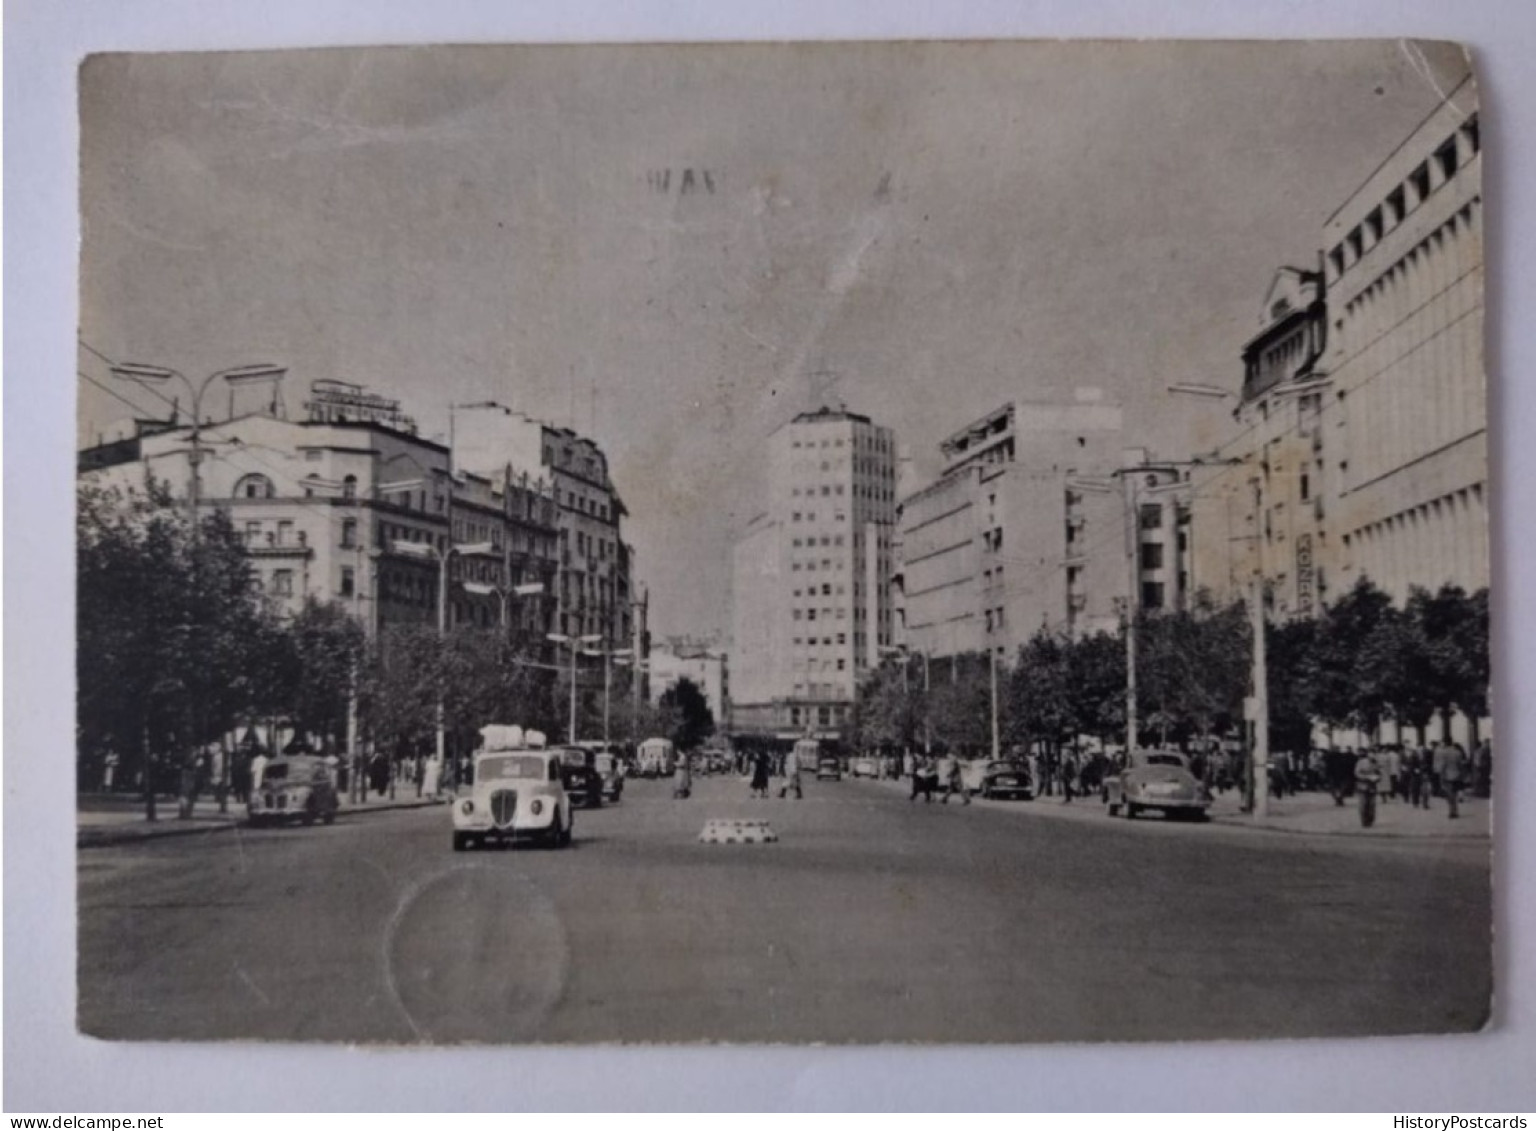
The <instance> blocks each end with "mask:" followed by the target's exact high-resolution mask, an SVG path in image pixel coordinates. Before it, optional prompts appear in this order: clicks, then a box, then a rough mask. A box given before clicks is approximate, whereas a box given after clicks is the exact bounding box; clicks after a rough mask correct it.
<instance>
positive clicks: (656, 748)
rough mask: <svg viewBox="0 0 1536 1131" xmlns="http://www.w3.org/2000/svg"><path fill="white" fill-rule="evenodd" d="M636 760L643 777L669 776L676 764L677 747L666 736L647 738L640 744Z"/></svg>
mask: <svg viewBox="0 0 1536 1131" xmlns="http://www.w3.org/2000/svg"><path fill="white" fill-rule="evenodd" d="M636 760H637V762H638V763H639V766H640V776H641V777H643V778H669V777H671V776H672V771H673V769H675V768H676V766H677V747H675V746H673V745H672V741H671V740H670V739H666V738H647V739H646V740H645V741H644V742H642V743H641V744H640V750H639V753H638V754H637V756H636Z"/></svg>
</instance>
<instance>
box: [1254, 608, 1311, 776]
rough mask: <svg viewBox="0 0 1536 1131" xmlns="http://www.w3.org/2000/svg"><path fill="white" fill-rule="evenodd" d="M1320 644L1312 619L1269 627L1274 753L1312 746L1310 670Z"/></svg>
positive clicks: (1270, 692) (1266, 652) (1271, 740)
mask: <svg viewBox="0 0 1536 1131" xmlns="http://www.w3.org/2000/svg"><path fill="white" fill-rule="evenodd" d="M1316 641H1317V621H1316V620H1314V619H1313V618H1311V617H1301V618H1297V619H1296V620H1290V621H1284V622H1282V623H1280V624H1271V625H1269V626H1268V628H1267V631H1266V637H1265V658H1266V660H1267V662H1268V672H1267V675H1268V683H1269V744H1270V749H1271V750H1293V751H1304V750H1309V749H1311V746H1312V717H1313V715H1314V714H1315V711H1314V709H1313V706H1312V700H1311V692H1312V685H1311V683H1309V682H1308V674H1307V673H1308V670H1309V665H1310V663H1311V658H1312V650H1313V648H1314V647H1315V646H1316Z"/></svg>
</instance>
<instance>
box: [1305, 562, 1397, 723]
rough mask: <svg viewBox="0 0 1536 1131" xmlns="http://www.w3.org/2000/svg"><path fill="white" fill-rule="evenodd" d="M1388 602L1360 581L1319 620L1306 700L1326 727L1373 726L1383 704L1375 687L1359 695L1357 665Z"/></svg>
mask: <svg viewBox="0 0 1536 1131" xmlns="http://www.w3.org/2000/svg"><path fill="white" fill-rule="evenodd" d="M1391 610H1392V599H1391V598H1390V597H1388V596H1387V595H1386V594H1385V593H1383V592H1382V591H1381V590H1380V589H1378V588H1377V587H1376V586H1375V585H1374V584H1373V583H1372V582H1371V581H1370V579H1369V578H1365V577H1362V578H1360V579H1359V580H1357V581H1356V582H1355V584H1354V586H1353V587H1351V588H1350V590H1349V591H1348V592H1347V593H1345V594H1344V596H1342V597H1341V598H1339V600H1337V601H1335V602H1334V603H1333V604H1332V605H1330V606H1328V608H1327V610H1326V611H1325V612H1324V613H1323V615H1322V617H1321V618H1319V620H1318V625H1317V632H1316V635H1315V637H1314V639H1313V646H1312V655H1311V659H1310V661H1309V663H1308V664H1307V666H1306V678H1305V684H1306V691H1305V694H1306V699H1307V701H1308V702H1309V703H1310V704H1311V706H1312V709H1313V711H1315V712H1316V715H1317V717H1318V718H1320V719H1321V720H1322V721H1323V722H1324V723H1326V724H1327V725H1328V726H1330V727H1343V726H1351V725H1358V726H1361V727H1367V728H1374V727H1375V725H1376V723H1377V722H1378V721H1379V720H1380V717H1381V712H1382V711H1383V710H1384V709H1385V708H1384V700H1383V699H1382V697H1381V694H1380V692H1379V689H1377V688H1375V687H1374V686H1373V687H1372V688H1370V689H1369V691H1368V693H1367V694H1362V689H1361V687H1360V685H1359V683H1358V678H1359V675H1360V671H1359V667H1358V661H1359V657H1360V654H1361V652H1362V650H1363V649H1364V648H1365V645H1366V641H1367V640H1369V639H1370V636H1371V633H1372V632H1374V631H1375V630H1376V627H1377V625H1379V624H1380V623H1381V622H1382V620H1383V619H1385V618H1386V617H1388V616H1389V615H1390V614H1391Z"/></svg>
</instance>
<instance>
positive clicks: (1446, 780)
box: [1435, 739, 1466, 821]
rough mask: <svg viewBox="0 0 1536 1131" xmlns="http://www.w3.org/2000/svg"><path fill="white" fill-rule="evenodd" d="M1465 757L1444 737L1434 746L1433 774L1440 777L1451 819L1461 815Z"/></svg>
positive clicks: (1441, 788)
mask: <svg viewBox="0 0 1536 1131" xmlns="http://www.w3.org/2000/svg"><path fill="white" fill-rule="evenodd" d="M1465 758H1466V755H1464V754H1463V753H1462V752H1461V749H1460V748H1459V747H1457V746H1453V745H1452V744H1451V743H1450V742H1449V741H1446V740H1444V739H1442V740H1441V741H1440V744H1439V745H1437V746H1436V747H1435V776H1436V777H1438V778H1439V779H1440V790H1441V792H1442V793H1444V794H1445V803H1446V806H1447V808H1448V809H1449V811H1450V819H1451V820H1453V821H1454V820H1456V818H1457V817H1459V816H1460V815H1461V813H1460V808H1461V783H1462V781H1463V780H1464V779H1465V776H1466V774H1465V770H1464V768H1463V763H1464V761H1465Z"/></svg>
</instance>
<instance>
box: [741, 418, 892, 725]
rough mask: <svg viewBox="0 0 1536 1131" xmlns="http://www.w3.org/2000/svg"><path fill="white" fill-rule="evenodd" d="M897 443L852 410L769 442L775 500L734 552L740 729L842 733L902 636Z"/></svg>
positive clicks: (799, 424) (796, 424)
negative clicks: (858, 697) (884, 653)
mask: <svg viewBox="0 0 1536 1131" xmlns="http://www.w3.org/2000/svg"><path fill="white" fill-rule="evenodd" d="M895 514H896V440H895V436H894V434H893V433H892V431H891V430H890V429H889V428H884V427H881V426H879V425H877V424H875V423H873V422H872V421H871V420H870V419H869V417H867V416H861V415H859V414H858V413H853V412H849V411H847V410H846V409H842V408H838V409H831V408H825V407H823V408H821V409H818V410H816V411H814V412H803V413H801V414H800V415H798V416H796V417H795V418H794V419H793V420H792V421H790V422H789V423H788V424H786V425H784V426H783V427H781V428H779V429H778V430H777V431H775V432H774V433H773V434H772V435H771V436H770V437H769V439H768V474H767V505H766V507H765V509H764V511H763V513H762V514H761V515H759V516H758V517H756V518H755V519H754V520H753V521H752V522H751V523H750V524H749V525H748V526H747V528H746V529H745V530H744V531H743V532H742V534H741V535H740V536H739V537H738V539H737V541H736V544H735V547H734V552H733V566H732V568H733V577H732V642H731V655H732V665H733V668H734V671H733V673H732V680H733V684H734V689H733V701H732V715H731V718H732V727H733V729H738V730H743V731H758V732H763V733H792V732H795V731H798V730H805V729H812V730H817V731H821V732H824V733H829V734H830V733H836V731H837V729H838V728H839V727H840V726H841V725H842V724H843V723H844V722H845V721H846V720H847V718H848V712H849V710H850V709H851V708H852V706H853V702H854V697H855V694H856V691H857V688H858V684H859V681H860V679H861V677H862V675H863V673H864V672H865V671H866V670H868V669H869V668H871V667H873V666H875V665H877V664H878V663H879V661H880V650H881V648H886V647H890V646H891V644H892V642H893V639H894V636H893V633H894V615H893V605H892V600H891V580H892V573H893V570H892V531H893V528H894V522H895Z"/></svg>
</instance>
